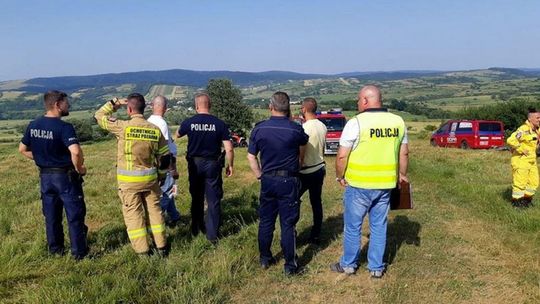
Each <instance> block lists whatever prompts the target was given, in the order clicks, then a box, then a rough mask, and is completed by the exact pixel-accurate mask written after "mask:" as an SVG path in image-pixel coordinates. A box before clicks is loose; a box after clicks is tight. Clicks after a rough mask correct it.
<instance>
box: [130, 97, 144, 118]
mask: <svg viewBox="0 0 540 304" xmlns="http://www.w3.org/2000/svg"><path fill="white" fill-rule="evenodd" d="M127 100H128V104H129V106H130V107H131V109H132V110H133V111H134V112H135V113H138V114H143V113H144V108H145V107H146V101H145V100H144V96H142V95H141V94H139V93H131V94H129V95H128V97H127Z"/></svg>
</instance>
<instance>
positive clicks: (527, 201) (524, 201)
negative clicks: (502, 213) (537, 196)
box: [522, 195, 533, 208]
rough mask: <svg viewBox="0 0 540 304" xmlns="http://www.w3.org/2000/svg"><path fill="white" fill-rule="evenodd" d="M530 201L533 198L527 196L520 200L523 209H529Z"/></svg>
mask: <svg viewBox="0 0 540 304" xmlns="http://www.w3.org/2000/svg"><path fill="white" fill-rule="evenodd" d="M532 200H533V197H532V196H528V195H525V196H524V197H523V199H522V206H523V207H525V208H529V207H531V206H532Z"/></svg>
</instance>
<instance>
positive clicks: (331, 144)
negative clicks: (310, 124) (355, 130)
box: [292, 109, 347, 155]
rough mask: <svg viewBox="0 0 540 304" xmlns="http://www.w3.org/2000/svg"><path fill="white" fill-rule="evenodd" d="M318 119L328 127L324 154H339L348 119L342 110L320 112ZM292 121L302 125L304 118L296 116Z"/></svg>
mask: <svg viewBox="0 0 540 304" xmlns="http://www.w3.org/2000/svg"><path fill="white" fill-rule="evenodd" d="M316 114H317V118H318V119H319V120H320V121H321V122H322V123H324V125H325V126H326V130H327V132H326V145H325V147H324V154H326V155H329V154H337V150H338V148H339V138H340V137H341V133H342V132H343V128H345V123H347V118H346V117H345V115H343V113H342V112H341V109H333V110H330V111H318V112H317V113H316ZM292 120H293V121H294V122H296V123H297V124H299V125H301V124H303V123H304V118H303V117H302V116H299V115H294V116H293V117H292Z"/></svg>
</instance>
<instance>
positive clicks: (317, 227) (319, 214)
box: [299, 167, 326, 238]
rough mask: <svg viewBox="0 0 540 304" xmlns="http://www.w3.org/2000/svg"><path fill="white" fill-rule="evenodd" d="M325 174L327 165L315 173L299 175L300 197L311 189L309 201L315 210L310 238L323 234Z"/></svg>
mask: <svg viewBox="0 0 540 304" xmlns="http://www.w3.org/2000/svg"><path fill="white" fill-rule="evenodd" d="M325 175H326V169H325V167H322V168H321V169H319V170H317V171H315V172H313V173H308V174H300V175H299V176H300V181H301V182H302V187H301V188H300V197H302V195H304V193H305V192H306V191H309V201H310V203H311V210H313V227H312V228H311V234H310V238H318V237H319V236H320V234H321V226H322V219H323V208H322V198H321V195H322V186H323V183H324V176H325Z"/></svg>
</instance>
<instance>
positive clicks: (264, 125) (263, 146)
mask: <svg viewBox="0 0 540 304" xmlns="http://www.w3.org/2000/svg"><path fill="white" fill-rule="evenodd" d="M270 111H271V113H272V116H271V117H270V119H268V120H265V121H262V122H260V123H258V124H257V125H256V126H255V128H254V129H253V131H252V132H251V137H250V141H249V148H248V161H249V165H250V167H251V170H252V171H253V173H254V174H255V176H256V177H257V178H258V179H260V180H261V192H260V197H259V200H260V206H259V236H258V239H259V253H260V264H261V267H263V268H264V269H266V268H268V267H269V266H270V265H272V264H274V263H275V262H276V260H275V258H274V257H273V256H272V252H271V250H270V247H271V246H272V239H273V234H274V228H275V223H276V218H277V216H278V214H279V218H280V219H279V222H280V225H281V248H282V250H283V254H284V256H285V274H287V275H293V274H296V273H298V271H299V267H298V264H297V261H296V259H297V257H296V230H295V226H296V223H297V222H298V219H299V217H300V204H299V191H300V180H299V177H298V172H299V170H300V168H301V160H302V159H303V154H304V151H305V145H306V144H307V142H308V135H306V133H305V132H304V130H303V129H302V127H301V126H300V125H298V124H296V123H294V122H292V121H291V120H290V119H289V113H290V99H289V96H288V95H287V94H286V93H284V92H276V93H274V95H272V97H271V98H270ZM257 154H260V163H259V161H258V159H257Z"/></svg>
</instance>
